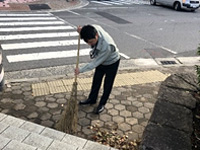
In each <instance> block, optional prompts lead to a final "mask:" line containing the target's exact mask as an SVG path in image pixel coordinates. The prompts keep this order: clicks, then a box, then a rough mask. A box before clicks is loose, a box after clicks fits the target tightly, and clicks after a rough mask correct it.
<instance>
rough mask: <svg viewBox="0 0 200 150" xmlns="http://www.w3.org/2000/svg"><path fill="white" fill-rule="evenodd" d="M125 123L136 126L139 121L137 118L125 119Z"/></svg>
mask: <svg viewBox="0 0 200 150" xmlns="http://www.w3.org/2000/svg"><path fill="white" fill-rule="evenodd" d="M125 121H126V122H127V123H128V124H130V125H134V124H137V123H138V120H137V119H135V118H132V117H131V118H125Z"/></svg>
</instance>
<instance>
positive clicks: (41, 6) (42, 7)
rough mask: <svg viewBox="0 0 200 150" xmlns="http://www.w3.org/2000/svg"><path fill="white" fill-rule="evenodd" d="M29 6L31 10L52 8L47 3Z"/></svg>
mask: <svg viewBox="0 0 200 150" xmlns="http://www.w3.org/2000/svg"><path fill="white" fill-rule="evenodd" d="M29 8H30V9H31V10H42V9H51V8H50V7H49V5H47V4H30V5H29Z"/></svg>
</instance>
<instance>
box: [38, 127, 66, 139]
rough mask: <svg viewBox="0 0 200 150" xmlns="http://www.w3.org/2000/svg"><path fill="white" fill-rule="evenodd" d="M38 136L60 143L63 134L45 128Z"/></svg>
mask: <svg viewBox="0 0 200 150" xmlns="http://www.w3.org/2000/svg"><path fill="white" fill-rule="evenodd" d="M40 135H43V136H45V137H49V138H51V139H54V140H58V141H61V140H62V139H63V138H64V136H65V133H63V132H60V131H57V130H53V129H50V128H45V129H44V130H43V131H42V133H41V134H40Z"/></svg>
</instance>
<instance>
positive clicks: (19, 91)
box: [12, 90, 22, 94]
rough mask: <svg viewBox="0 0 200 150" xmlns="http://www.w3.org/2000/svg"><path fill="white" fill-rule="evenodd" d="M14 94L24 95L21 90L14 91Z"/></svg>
mask: <svg viewBox="0 0 200 150" xmlns="http://www.w3.org/2000/svg"><path fill="white" fill-rule="evenodd" d="M12 93H13V94H22V91H21V90H14V91H12Z"/></svg>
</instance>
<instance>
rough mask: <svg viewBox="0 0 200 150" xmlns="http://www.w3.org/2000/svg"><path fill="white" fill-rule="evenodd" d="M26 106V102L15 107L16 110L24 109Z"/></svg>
mask: <svg viewBox="0 0 200 150" xmlns="http://www.w3.org/2000/svg"><path fill="white" fill-rule="evenodd" d="M25 108H26V105H24V104H22V103H21V104H17V105H15V107H14V109H15V110H23V109H25Z"/></svg>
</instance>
